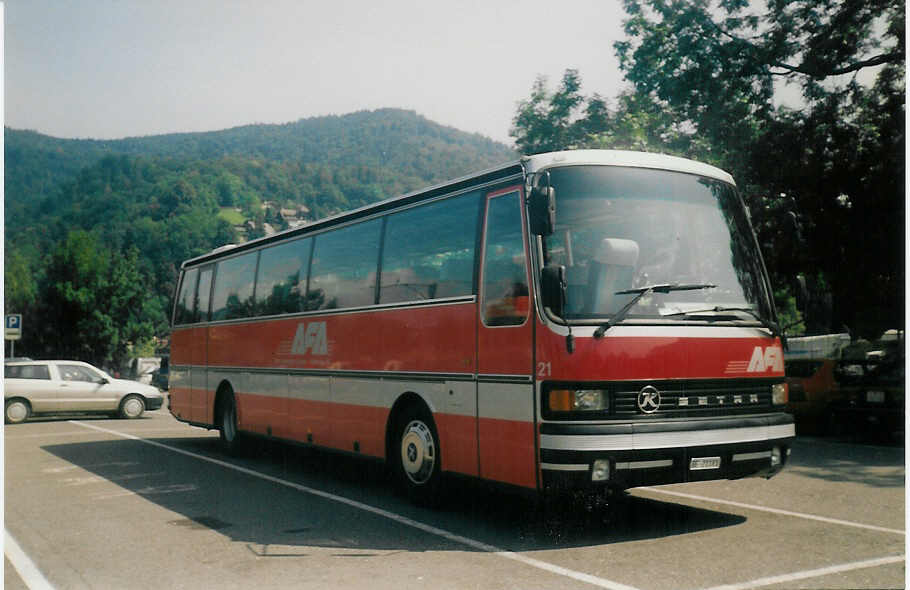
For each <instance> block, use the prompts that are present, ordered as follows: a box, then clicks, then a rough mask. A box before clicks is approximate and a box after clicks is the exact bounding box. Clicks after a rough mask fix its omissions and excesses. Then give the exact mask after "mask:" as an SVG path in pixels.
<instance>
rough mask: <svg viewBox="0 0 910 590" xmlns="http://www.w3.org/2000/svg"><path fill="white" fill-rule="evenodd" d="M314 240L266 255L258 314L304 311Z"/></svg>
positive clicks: (273, 249) (261, 260) (258, 291)
mask: <svg viewBox="0 0 910 590" xmlns="http://www.w3.org/2000/svg"><path fill="white" fill-rule="evenodd" d="M311 244H312V240H310V239H303V240H294V241H293V242H286V243H284V244H279V245H278V246H272V247H270V248H266V249H264V250H263V251H262V254H261V255H260V258H259V277H258V279H257V280H256V314H257V315H278V314H282V313H296V312H298V311H303V310H304V299H305V297H306V279H307V266H308V265H309V262H310V247H311Z"/></svg>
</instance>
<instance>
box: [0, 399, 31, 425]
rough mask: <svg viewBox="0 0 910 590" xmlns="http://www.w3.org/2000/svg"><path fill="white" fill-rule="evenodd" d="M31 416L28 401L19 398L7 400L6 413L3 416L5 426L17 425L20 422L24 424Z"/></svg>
mask: <svg viewBox="0 0 910 590" xmlns="http://www.w3.org/2000/svg"><path fill="white" fill-rule="evenodd" d="M31 415H32V407H31V405H30V404H29V403H28V401H26V400H24V399H21V398H14V399H11V400H7V402H6V413H5V414H4V422H6V423H7V424H19V423H21V422H25V421H26V420H28V417H29V416H31Z"/></svg>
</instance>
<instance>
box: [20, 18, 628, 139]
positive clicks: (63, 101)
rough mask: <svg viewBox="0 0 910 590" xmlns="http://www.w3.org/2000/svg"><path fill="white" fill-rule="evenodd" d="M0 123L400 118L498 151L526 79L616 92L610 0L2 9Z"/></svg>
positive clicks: (123, 130) (123, 126)
mask: <svg viewBox="0 0 910 590" xmlns="http://www.w3.org/2000/svg"><path fill="white" fill-rule="evenodd" d="M4 10H5V40H4V42H5V76H6V77H5V124H6V125H8V126H10V127H13V128H17V129H33V130H36V131H39V132H41V133H45V134H48V135H53V136H55V137H83V138H85V137H90V138H120V137H128V136H136V135H154V134H160V133H170V132H180V131H208V130H216V129H224V128H228V127H235V126H238V125H245V124H249V123H285V122H288V121H296V120H297V119H301V118H306V117H312V116H318V115H326V114H344V113H349V112H352V111H357V110H362V109H376V108H382V107H400V108H406V109H413V110H416V111H417V112H418V113H420V114H422V115H424V116H425V117H427V118H429V119H432V120H434V121H436V122H439V123H442V124H445V125H451V126H453V127H457V128H459V129H462V130H464V131H469V132H478V133H481V134H483V135H486V136H488V137H491V138H493V139H496V140H499V141H503V142H506V143H509V144H511V138H510V137H509V127H510V125H511V121H512V117H513V115H514V114H515V106H516V103H517V102H518V101H519V100H521V99H524V98H527V97H528V96H529V95H530V91H531V86H532V84H533V83H534V80H535V78H536V77H537V75H538V74H544V75H546V76H548V77H549V79H550V83H551V87H554V88H555V86H556V84H557V83H558V82H559V80H560V78H561V76H562V73H563V72H564V71H565V69H566V68H577V69H578V70H579V71H580V73H581V76H582V80H583V81H584V87H583V89H582V90H583V92H584V93H586V94H591V93H594V92H598V93H600V94H601V95H603V96H605V97H609V98H612V97H614V96H616V94H617V92H618V90H619V89H620V88H621V87H622V85H623V82H622V76H621V74H620V73H619V68H618V65H617V60H616V57H615V55H614V51H613V42H614V41H616V40H617V39H620V38H622V18H623V17H624V13H623V12H622V9H621V7H620V1H619V0H577V1H576V0H565V1H563V2H552V1H543V0H520V1H517V0H516V1H512V0H479V1H465V2H459V1H451V0H450V1H448V2H438V1H436V0H371V1H366V0H359V1H345V0H334V1H333V0H329V1H326V0H318V1H316V0H296V1H295V0H249V1H241V0H176V1H171V0H79V1H68V0H6V2H5V9H4Z"/></svg>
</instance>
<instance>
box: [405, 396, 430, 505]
mask: <svg viewBox="0 0 910 590" xmlns="http://www.w3.org/2000/svg"><path fill="white" fill-rule="evenodd" d="M396 432H397V441H398V444H397V445H396V447H395V467H396V472H397V479H398V482H399V483H400V485H401V487H402V488H403V489H404V491H405V492H406V493H407V495H408V496H409V497H410V498H411V499H412V500H414V501H416V502H418V503H421V504H433V503H435V501H436V500H437V499H438V492H439V481H440V479H441V475H440V471H441V470H440V460H439V435H438V434H437V433H436V426H435V425H434V424H433V418H432V417H431V416H430V413H429V412H428V411H427V410H425V409H423V408H414V407H412V408H409V409H407V410H406V411H404V412H403V413H402V415H401V416H400V418H399V420H398V421H397V429H396Z"/></svg>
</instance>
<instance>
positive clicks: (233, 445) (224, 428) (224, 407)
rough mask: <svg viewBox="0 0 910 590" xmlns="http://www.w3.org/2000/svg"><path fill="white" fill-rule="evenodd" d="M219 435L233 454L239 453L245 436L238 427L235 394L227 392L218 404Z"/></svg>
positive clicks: (222, 444) (224, 445)
mask: <svg viewBox="0 0 910 590" xmlns="http://www.w3.org/2000/svg"><path fill="white" fill-rule="evenodd" d="M218 409H219V413H218V437H219V438H220V439H221V446H222V447H223V448H224V450H225V451H227V452H228V453H229V454H231V455H238V454H239V453H240V449H241V447H242V442H243V437H242V435H241V434H240V431H239V430H238V429H237V402H236V401H235V400H234V394H233V393H231V392H227V393H226V394H225V395H224V397H223V398H222V400H221V403H220V404H219V406H218Z"/></svg>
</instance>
